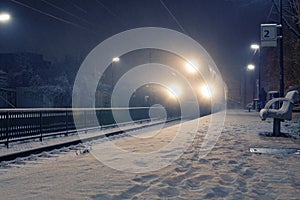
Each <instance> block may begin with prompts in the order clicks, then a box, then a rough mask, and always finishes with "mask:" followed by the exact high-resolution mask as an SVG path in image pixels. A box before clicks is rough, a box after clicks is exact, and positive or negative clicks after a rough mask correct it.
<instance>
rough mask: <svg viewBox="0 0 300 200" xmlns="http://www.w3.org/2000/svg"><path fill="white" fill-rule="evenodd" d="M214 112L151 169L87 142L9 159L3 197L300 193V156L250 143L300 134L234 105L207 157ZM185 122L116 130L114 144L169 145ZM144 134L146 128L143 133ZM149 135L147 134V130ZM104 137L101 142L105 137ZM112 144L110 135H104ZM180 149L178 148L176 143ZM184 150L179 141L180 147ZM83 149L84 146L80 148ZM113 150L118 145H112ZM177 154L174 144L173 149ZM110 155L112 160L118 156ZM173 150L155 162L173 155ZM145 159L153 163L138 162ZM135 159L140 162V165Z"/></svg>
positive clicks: (0, 171)
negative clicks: (119, 165)
mask: <svg viewBox="0 0 300 200" xmlns="http://www.w3.org/2000/svg"><path fill="white" fill-rule="evenodd" d="M211 117H212V116H211V115H210V116H205V117H202V118H199V119H197V120H198V122H199V126H198V130H197V134H196V137H195V139H194V140H193V142H192V143H191V145H190V146H189V147H188V148H187V150H186V151H185V152H184V153H183V154H182V155H181V156H180V158H178V159H177V160H175V161H174V162H171V163H170V165H168V166H166V167H164V168H162V169H158V170H156V171H149V172H147V173H128V172H124V171H118V170H116V169H113V168H110V167H108V166H107V165H105V164H103V163H105V162H100V161H99V160H97V159H96V158H95V156H93V154H92V153H93V151H94V149H93V148H90V150H89V151H90V152H91V154H90V153H88V152H89V151H87V152H84V151H80V149H84V148H86V147H88V146H89V145H91V146H93V144H90V143H89V144H85V145H81V146H80V145H79V146H73V147H70V148H63V149H60V150H54V151H52V152H44V153H41V154H38V155H32V156H30V157H27V158H22V159H16V160H14V161H9V162H2V163H1V167H0V183H1V198H3V199H20V198H22V199H222V198H223V199H224V198H225V199H297V198H298V197H299V193H300V184H299V183H300V165H299V158H300V157H299V155H294V154H255V153H251V152H250V151H249V148H250V147H262V148H299V147H300V143H299V139H294V138H283V137H277V138H276V137H265V136H260V133H265V132H268V131H269V132H271V130H272V121H271V120H270V121H267V122H261V121H260V119H259V116H258V113H257V112H250V113H249V112H247V111H242V110H229V111H227V113H226V117H225V123H224V127H223V130H222V133H221V135H220V137H219V138H218V140H217V142H216V144H215V145H214V146H213V148H212V149H211V151H210V152H209V153H208V154H207V155H206V156H205V157H202V158H199V152H200V150H201V147H202V142H203V141H204V138H205V135H206V131H207V130H208V127H209V125H210V121H211V119H212V118H211ZM178 126H179V124H177V125H174V126H170V127H166V128H164V129H162V130H161V131H160V133H158V134H155V135H151V137H149V135H147V134H146V135H143V136H141V137H125V136H124V137H123V136H116V137H115V138H114V139H113V143H114V144H115V145H116V146H118V147H121V148H123V149H126V150H127V151H130V152H144V153H147V151H150V150H153V148H154V149H155V148H157V147H160V146H164V145H167V144H168V143H170V141H172V139H173V138H174V134H175V133H176V130H177V129H178ZM299 129H300V127H299V124H298V123H297V121H292V122H285V123H283V127H282V131H283V132H286V133H289V134H291V135H294V136H295V137H296V136H297V135H299V132H300V131H299ZM136 135H138V133H136ZM146 136H147V137H146ZM100 144H101V143H100ZM102 144H105V141H102ZM171 150H172V149H171ZM175 151H176V149H175V148H174V152H175ZM78 152H79V153H78ZM106 153H107V154H109V153H110V152H106ZM166 154H167V155H168V156H172V151H169V152H166ZM118 156H119V155H114V154H113V153H111V154H109V156H108V157H107V160H108V159H110V161H113V160H118V159H119V158H118ZM166 158H167V156H166V155H162V156H161V157H157V159H154V160H153V162H160V160H165V159H166ZM133 165H136V166H144V165H147V163H144V162H136V163H134V164H133ZM133 165H132V166H131V167H132V168H134V167H135V166H133Z"/></svg>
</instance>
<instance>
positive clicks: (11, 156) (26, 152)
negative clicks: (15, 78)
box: [0, 118, 181, 162]
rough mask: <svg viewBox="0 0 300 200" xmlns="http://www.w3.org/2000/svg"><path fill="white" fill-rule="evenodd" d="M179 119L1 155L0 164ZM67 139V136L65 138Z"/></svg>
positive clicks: (175, 119)
mask: <svg viewBox="0 0 300 200" xmlns="http://www.w3.org/2000/svg"><path fill="white" fill-rule="evenodd" d="M180 119H181V118H174V119H169V120H167V121H158V122H154V123H147V124H144V125H141V126H138V127H130V128H123V129H122V130H120V129H119V130H112V131H110V132H108V133H103V134H100V135H96V136H95V135H94V136H91V137H86V138H84V139H81V138H79V139H75V140H71V141H66V142H61V143H56V144H53V145H48V146H43V147H36V148H32V149H28V150H23V151H18V152H13V153H9V154H5V155H1V156H0V162H2V161H10V160H14V159H16V158H20V157H27V156H30V155H32V154H39V153H42V152H45V151H52V150H55V149H60V148H63V147H69V146H72V145H78V144H80V143H84V142H88V141H93V140H97V139H102V138H105V137H111V136H116V135H121V134H124V133H126V132H129V131H136V130H139V129H143V128H148V127H151V126H155V125H160V124H164V123H167V125H168V124H169V125H170V123H171V122H176V121H179V120H180ZM66 137H68V136H66Z"/></svg>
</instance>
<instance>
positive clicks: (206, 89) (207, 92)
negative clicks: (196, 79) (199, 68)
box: [200, 84, 213, 99]
mask: <svg viewBox="0 0 300 200" xmlns="http://www.w3.org/2000/svg"><path fill="white" fill-rule="evenodd" d="M200 92H201V95H202V96H203V97H205V98H207V99H209V98H212V96H213V88H212V86H210V85H208V84H204V85H202V86H201V87H200Z"/></svg>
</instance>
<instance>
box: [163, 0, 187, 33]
mask: <svg viewBox="0 0 300 200" xmlns="http://www.w3.org/2000/svg"><path fill="white" fill-rule="evenodd" d="M159 1H160V3H161V5H162V6H163V7H164V8H165V9H166V11H167V12H168V13H169V15H170V16H171V17H172V19H173V20H174V21H175V23H176V24H177V26H178V27H179V28H180V29H181V31H182V32H184V33H185V34H187V32H186V30H185V29H184V28H183V26H182V25H181V24H180V23H179V21H178V20H177V19H176V17H175V15H173V13H172V12H171V10H170V9H169V8H168V7H167V6H166V4H165V3H164V2H163V0H159ZM187 35H188V34H187Z"/></svg>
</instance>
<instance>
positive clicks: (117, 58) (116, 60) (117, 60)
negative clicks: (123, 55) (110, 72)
mask: <svg viewBox="0 0 300 200" xmlns="http://www.w3.org/2000/svg"><path fill="white" fill-rule="evenodd" d="M119 61H120V58H119V57H114V58H113V59H112V62H114V63H115V62H119Z"/></svg>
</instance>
